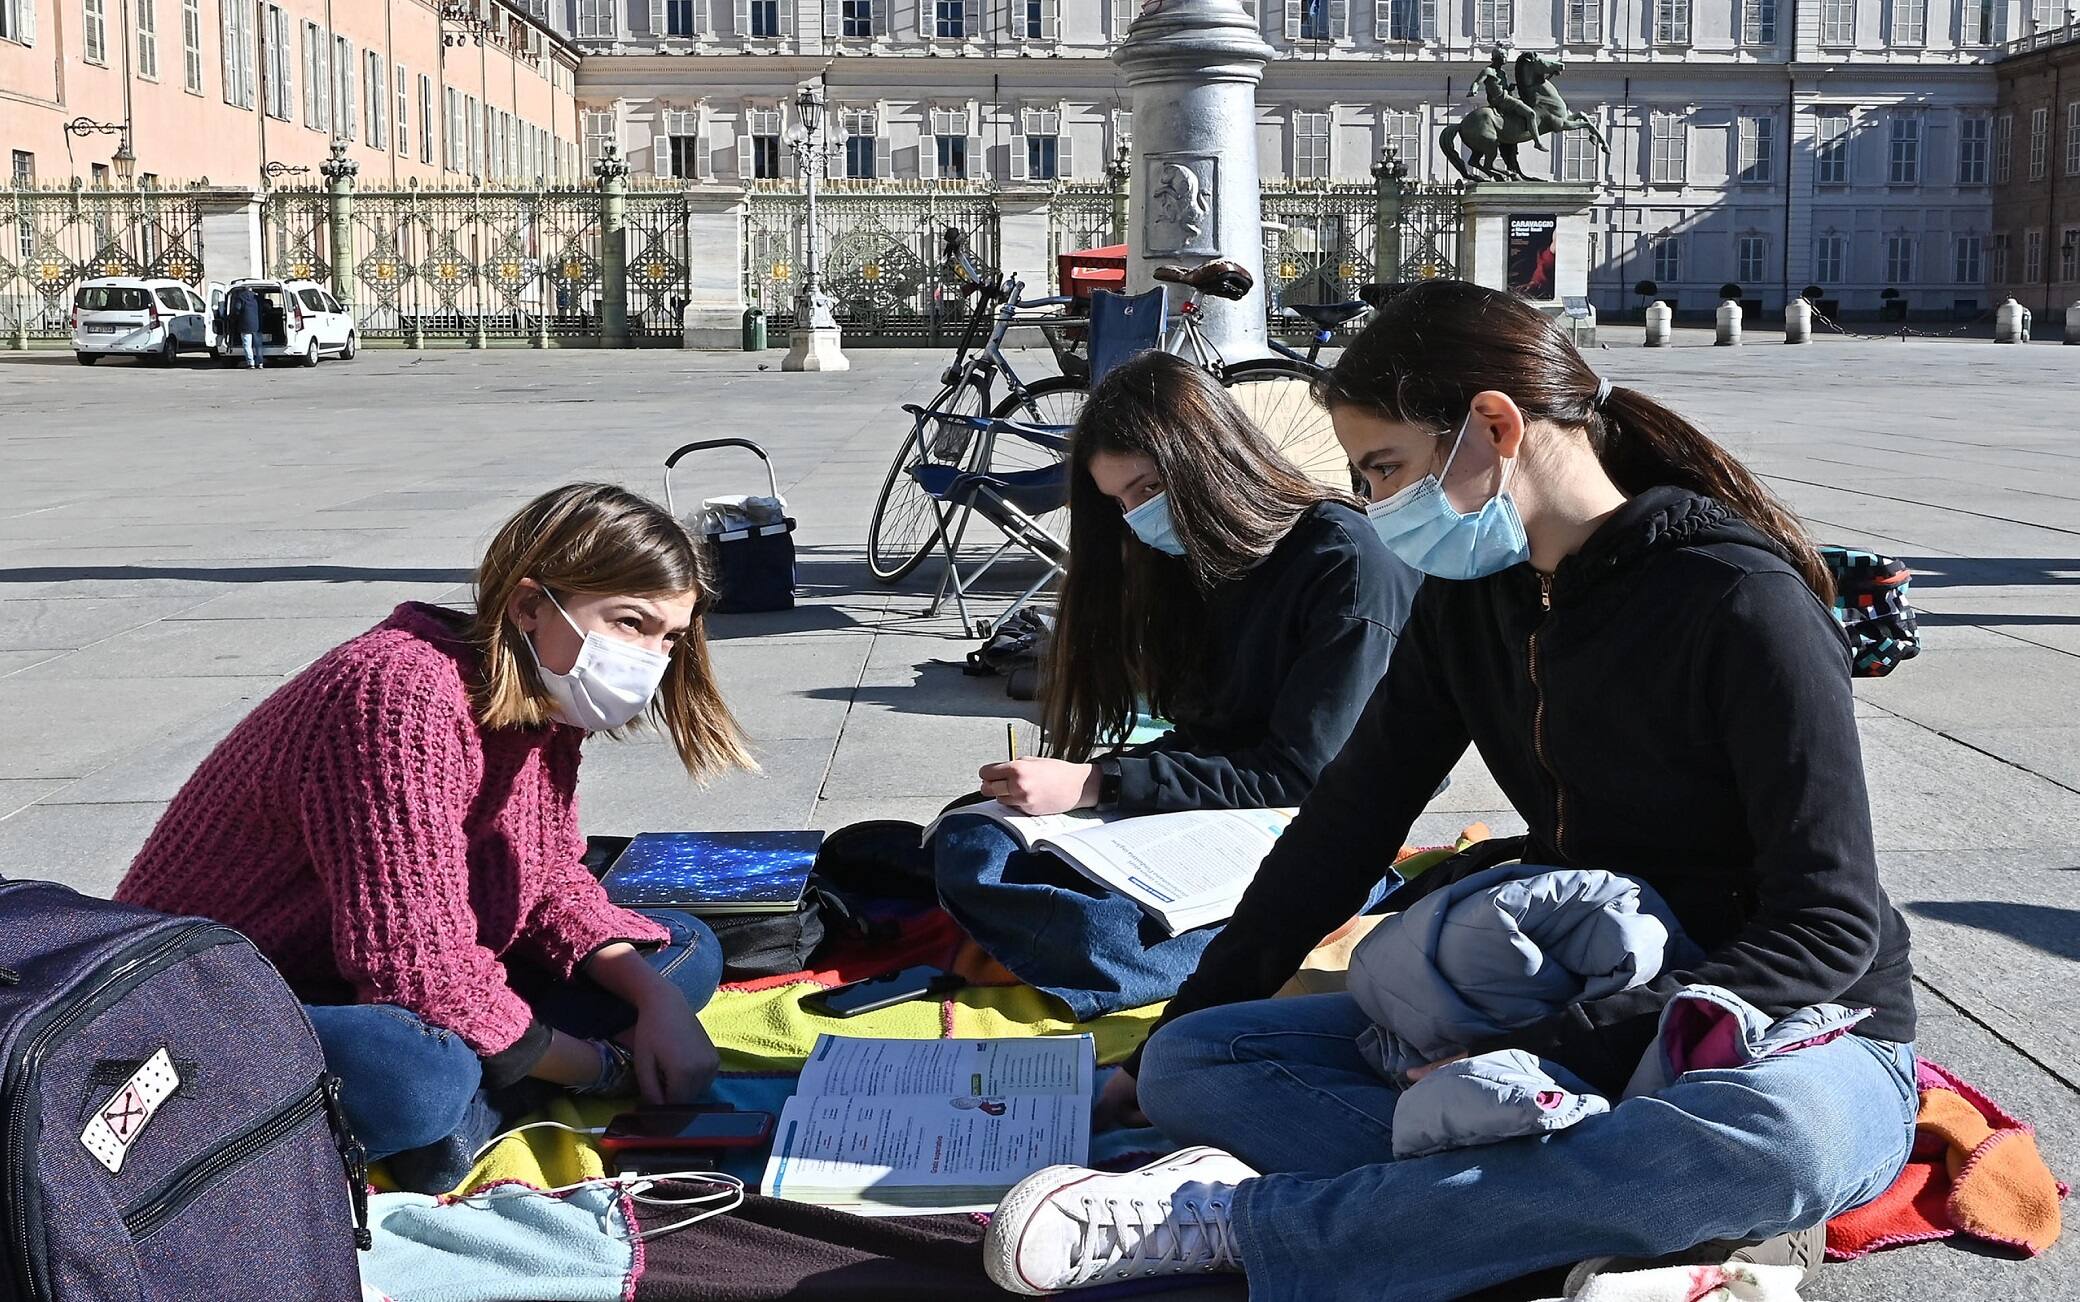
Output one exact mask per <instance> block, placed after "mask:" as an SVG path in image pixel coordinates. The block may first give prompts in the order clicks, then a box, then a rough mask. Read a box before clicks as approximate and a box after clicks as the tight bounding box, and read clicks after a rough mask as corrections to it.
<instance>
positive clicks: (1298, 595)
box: [1118, 502, 1422, 814]
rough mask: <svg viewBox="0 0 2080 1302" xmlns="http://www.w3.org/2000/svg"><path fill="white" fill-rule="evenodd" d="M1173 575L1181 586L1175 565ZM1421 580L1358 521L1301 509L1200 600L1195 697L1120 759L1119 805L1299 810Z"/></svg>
mask: <svg viewBox="0 0 2080 1302" xmlns="http://www.w3.org/2000/svg"><path fill="white" fill-rule="evenodd" d="M1177 573H1178V578H1177V581H1178V582H1179V583H1186V582H1189V581H1190V580H1189V579H1187V578H1185V577H1184V569H1183V563H1182V562H1179V563H1178V566H1177ZM1421 582H1422V576H1421V575H1419V574H1417V573H1416V572H1415V571H1414V570H1411V569H1410V568H1408V566H1406V565H1404V564H1402V562H1401V561H1400V560H1399V559H1398V558H1397V557H1396V556H1395V555H1394V554H1393V553H1392V552H1390V551H1388V550H1387V549H1386V545H1385V544H1383V543H1382V542H1380V540H1379V535H1378V533H1377V532H1375V531H1374V529H1373V527H1372V522H1371V521H1369V520H1367V519H1366V518H1365V517H1364V516H1363V515H1361V514H1359V513H1358V512H1357V511H1355V510H1353V509H1351V508H1350V507H1348V506H1344V505H1342V504H1341V503H1338V502H1318V503H1316V504H1315V505H1314V506H1312V507H1310V508H1309V509H1308V510H1307V512H1306V513H1305V514H1303V515H1302V516H1301V517H1300V518H1299V519H1298V520H1296V521H1294V523H1293V527H1292V529H1291V530H1289V531H1288V532H1287V534H1286V536H1285V537H1283V538H1281V539H1279V541H1278V545H1277V546H1275V547H1273V548H1272V549H1271V553H1270V555H1268V556H1266V557H1265V558H1264V559H1263V560H1262V561H1261V562H1259V563H1258V564H1257V565H1256V567H1255V568H1253V569H1251V570H1250V571H1249V572H1248V573H1247V574H1244V575H1242V576H1240V577H1239V578H1236V579H1234V580H1232V581H1230V582H1227V583H1223V584H1221V585H1220V586H1219V587H1218V588H1216V589H1215V590H1214V592H1213V593H1212V595H1211V596H1210V597H1209V598H1208V599H1207V603H1206V630H1207V636H1206V644H1205V651H1204V654H1205V658H1206V664H1205V666H1204V669H1205V680H1204V684H1203V691H1202V692H1201V694H1200V696H1201V699H1199V700H1198V701H1196V702H1193V703H1190V704H1187V705H1185V706H1184V707H1183V708H1182V709H1179V710H1178V711H1177V717H1176V718H1175V720H1173V722H1174V724H1175V726H1174V727H1173V728H1172V730H1171V731H1169V732H1167V733H1165V734H1163V736H1161V737H1159V738H1157V739H1156V740H1154V741H1152V742H1149V743H1147V744H1145V745H1142V746H1137V747H1135V748H1134V749H1132V750H1129V751H1127V752H1126V753H1125V754H1124V755H1122V756H1120V757H1119V761H1118V762H1119V778H1120V786H1119V808H1120V809H1121V810H1124V811H1126V812H1129V813H1136V814H1154V813H1168V812H1171V811H1175V810H1181V809H1267V808H1268V809H1276V808H1281V807H1284V806H1287V805H1297V804H1299V803H1300V802H1301V801H1302V800H1303V799H1305V798H1306V796H1307V793H1308V792H1309V791H1310V790H1312V789H1313V787H1314V783H1315V779H1316V777H1317V776H1319V775H1320V773H1321V771H1322V769H1323V767H1324V766H1326V765H1327V764H1328V763H1329V761H1330V760H1332V759H1334V758H1336V752H1337V751H1339V750H1341V749H1342V748H1343V743H1344V741H1345V740H1346V739H1347V738H1349V736H1350V735H1351V728H1352V727H1353V726H1354V725H1355V724H1356V723H1357V721H1358V715H1359V714H1360V713H1361V712H1362V711H1363V710H1364V709H1365V703H1366V701H1368V700H1369V699H1371V696H1372V692H1373V689H1374V688H1376V687H1378V686H1379V681H1380V678H1381V676H1382V675H1384V674H1385V673H1386V671H1387V662H1388V658H1389V657H1390V656H1391V655H1392V654H1393V652H1394V639H1395V638H1396V637H1397V636H1399V634H1400V632H1401V625H1402V624H1403V623H1404V622H1405V621H1406V620H1407V619H1408V609H1409V603H1410V601H1411V600H1412V599H1413V598H1414V596H1415V591H1416V588H1417V585H1418V584H1420V583H1421Z"/></svg>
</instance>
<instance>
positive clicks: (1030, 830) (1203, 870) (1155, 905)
mask: <svg viewBox="0 0 2080 1302" xmlns="http://www.w3.org/2000/svg"><path fill="white" fill-rule="evenodd" d="M951 814H980V815H981V816H982V817H984V818H987V819H990V820H991V821H993V822H996V823H1001V824H1002V825H1003V826H1004V828H1005V830H1007V831H1009V832H1010V833H1011V835H1012V836H1013V837H1015V838H1017V840H1018V843H1019V844H1020V845H1022V846H1024V847H1026V848H1027V849H1028V850H1049V851H1052V852H1053V853H1055V854H1056V855H1059V856H1060V857H1061V858H1063V859H1064V860H1066V861H1068V863H1069V865H1070V866H1071V867H1073V868H1075V869H1076V870H1077V871H1078V872H1080V873H1082V874H1083V875H1084V876H1086V877H1088V878H1090V879H1091V880H1092V881H1094V882H1096V883H1098V884H1099V885H1100V886H1104V887H1107V888H1109V889H1111V890H1113V891H1115V892H1117V893H1118V894H1121V895H1124V896H1126V897H1127V898H1128V899H1130V900H1132V901H1134V903H1136V904H1138V905H1140V906H1141V908H1142V910H1143V911H1144V912H1146V913H1147V914H1148V915H1149V916H1150V917H1152V918H1154V919H1155V920H1156V921H1157V922H1160V923H1162V924H1163V926H1164V927H1165V928H1167V929H1168V930H1169V932H1170V934H1171V935H1173V936H1175V935H1178V934H1180V933H1182V932H1186V931H1190V930H1191V929H1192V928H1194V927H1203V926H1205V925H1207V924H1208V923H1210V922H1225V921H1227V920H1228V917H1229V915H1231V914H1233V913H1234V912H1235V905H1236V904H1237V903H1238V902H1240V900H1241V899H1242V893H1243V891H1245V890H1247V889H1248V888H1249V884H1250V880H1251V879H1252V878H1254V877H1255V876H1256V875H1257V865H1259V864H1261V863H1262V862H1264V856H1265V855H1267V854H1269V853H1271V847H1272V846H1273V845H1275V844H1277V842H1278V836H1279V833H1281V832H1283V831H1285V829H1286V824H1288V823H1290V822H1292V821H1293V811H1292V810H1290V809H1190V810H1185V811H1182V812H1180V813H1175V814H1138V815H1123V814H1117V813H1106V814H1100V813H1095V812H1093V811H1091V810H1087V809H1079V810H1076V811H1074V812H1072V813H1067V814H1039V815H1035V814H1020V813H1017V812H1015V811H1013V810H1011V809H1010V808H1008V807H1006V806H1004V805H1002V804H999V803H998V802H996V801H994V800H985V801H983V802H982V803H981V804H979V805H963V806H962V807H961V808H959V809H953V810H948V811H947V813H946V814H942V815H940V817H941V818H942V819H943V818H945V817H947V816H949V815H951ZM938 826H939V824H938V823H937V822H934V823H933V824H932V825H931V827H928V828H926V829H925V836H926V838H927V839H929V838H930V837H931V834H932V832H933V831H935V830H936V829H937V828H938Z"/></svg>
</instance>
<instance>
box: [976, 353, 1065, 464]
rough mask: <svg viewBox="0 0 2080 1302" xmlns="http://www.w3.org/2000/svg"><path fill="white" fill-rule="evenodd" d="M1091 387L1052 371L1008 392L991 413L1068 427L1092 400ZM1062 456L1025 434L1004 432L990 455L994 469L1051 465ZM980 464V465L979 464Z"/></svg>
mask: <svg viewBox="0 0 2080 1302" xmlns="http://www.w3.org/2000/svg"><path fill="white" fill-rule="evenodd" d="M1090 396H1091V389H1090V386H1089V385H1088V384H1085V383H1083V382H1082V381H1080V380H1073V379H1071V378H1069V377H1068V376H1066V375H1050V376H1048V377H1047V378H1046V379H1044V380H1040V381H1038V382H1036V383H1034V384H1029V385H1027V386H1026V388H1025V391H1024V392H1022V393H1007V394H1005V395H1004V400H1003V401H1002V402H1000V403H998V404H997V406H996V409H995V410H994V411H992V412H990V415H992V416H995V417H997V418H998V419H999V420H1015V421H1022V422H1024V423H1025V424H1028V425H1056V426H1061V427H1063V428H1065V429H1066V428H1067V427H1068V426H1070V425H1074V424H1075V423H1076V418H1077V417H1078V416H1080V415H1082V414H1083V404H1084V403H1085V402H1087V401H1089V399H1090ZM1060 460H1061V456H1060V455H1059V454H1057V453H1053V452H1050V451H1049V450H1047V449H1046V448H1043V447H1040V446H1039V445H1038V444H1034V443H1028V442H1026V441H1025V440H1024V439H1022V438H1016V437H1013V436H1010V435H1003V436H1000V437H999V438H998V439H997V442H996V447H995V448H994V449H993V450H992V452H991V455H990V465H989V468H990V469H992V470H1035V469H1038V468H1039V467H1041V466H1051V465H1053V464H1054V463H1055V462H1057V461H1060ZM978 468H979V467H978Z"/></svg>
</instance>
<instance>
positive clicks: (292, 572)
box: [0, 565, 476, 583]
mask: <svg viewBox="0 0 2080 1302" xmlns="http://www.w3.org/2000/svg"><path fill="white" fill-rule="evenodd" d="M475 577H476V574H475V573H474V572H473V571H471V570H399V569H368V568H365V567H362V566H358V565H255V566H251V567H240V568H229V567H219V566H212V567H207V568H205V567H200V566H185V565H26V566H19V567H16V568H12V569H0V583H70V582H78V581H82V580H88V579H118V580H120V579H195V580H197V581H200V582H205V583H468V582H470V581H471V580H472V579H474V578H475Z"/></svg>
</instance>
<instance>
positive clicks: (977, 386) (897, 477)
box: [867, 380, 989, 583]
mask: <svg viewBox="0 0 2080 1302" xmlns="http://www.w3.org/2000/svg"><path fill="white" fill-rule="evenodd" d="M988 401H989V394H988V392H987V391H986V390H985V389H984V388H983V387H982V385H981V383H979V382H978V381H975V380H962V381H960V382H958V383H955V384H951V385H948V386H947V387H946V388H944V389H941V390H940V391H939V396H938V397H936V398H934V399H932V403H931V407H930V408H929V410H931V411H934V412H945V413H947V414H949V415H957V416H980V415H982V414H983V411H984V408H985V406H986V405H987V403H988ZM975 445H976V441H975V437H974V435H973V433H972V432H968V431H963V430H961V429H959V428H958V427H955V426H947V425H941V424H939V423H937V422H935V421H933V420H932V419H931V418H930V417H926V418H925V419H924V422H923V425H922V428H915V429H912V430H910V431H909V432H907V433H905V434H904V435H903V443H902V446H901V447H899V448H897V449H896V459H895V460H894V461H893V462H891V463H890V464H889V467H888V476H887V477H886V478H885V479H883V480H882V481H881V496H880V497H879V498H877V499H875V502H874V518H873V519H872V520H871V521H870V522H869V523H868V525H867V569H868V570H869V571H870V572H871V573H872V574H873V576H874V577H875V578H876V579H877V580H879V581H880V582H882V583H897V582H900V581H901V580H902V579H903V577H904V576H905V575H907V574H909V573H910V571H912V570H914V569H916V568H917V566H918V564H919V563H920V562H921V561H923V560H924V558H925V556H926V555H927V554H928V553H929V552H930V551H931V550H932V543H933V542H934V541H936V539H937V537H938V529H939V521H938V516H937V514H936V513H935V511H934V509H933V503H932V498H931V495H930V494H928V493H926V492H925V491H924V489H923V488H922V487H920V486H919V485H918V482H917V480H916V478H915V477H913V476H912V475H911V474H910V470H911V468H912V467H913V466H918V465H923V464H927V463H930V464H936V465H942V466H965V465H966V464H967V462H968V460H969V458H970V457H971V456H973V454H974V450H975Z"/></svg>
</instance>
